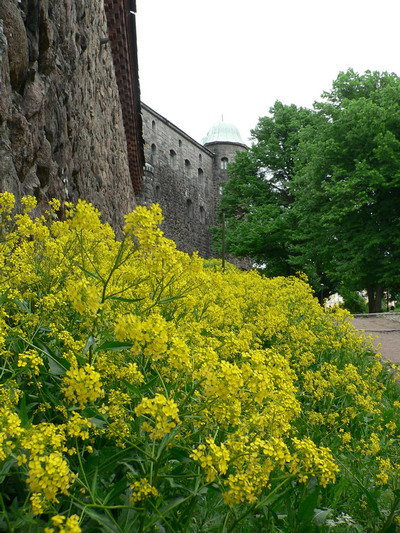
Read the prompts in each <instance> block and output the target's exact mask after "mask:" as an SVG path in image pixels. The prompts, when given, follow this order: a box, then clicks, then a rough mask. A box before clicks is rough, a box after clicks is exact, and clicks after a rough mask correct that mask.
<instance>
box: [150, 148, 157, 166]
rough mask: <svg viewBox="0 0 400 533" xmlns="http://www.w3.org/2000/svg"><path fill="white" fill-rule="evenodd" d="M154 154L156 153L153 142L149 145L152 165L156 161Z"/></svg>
mask: <svg viewBox="0 0 400 533" xmlns="http://www.w3.org/2000/svg"><path fill="white" fill-rule="evenodd" d="M156 155H157V146H156V145H155V144H152V145H151V155H150V163H151V164H152V165H153V166H154V165H155V163H156Z"/></svg>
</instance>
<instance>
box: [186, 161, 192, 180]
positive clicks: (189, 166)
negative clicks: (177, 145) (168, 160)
mask: <svg viewBox="0 0 400 533" xmlns="http://www.w3.org/2000/svg"><path fill="white" fill-rule="evenodd" d="M191 167H192V165H191V164H190V161H189V159H185V172H186V174H187V175H188V176H189V175H190V169H191Z"/></svg>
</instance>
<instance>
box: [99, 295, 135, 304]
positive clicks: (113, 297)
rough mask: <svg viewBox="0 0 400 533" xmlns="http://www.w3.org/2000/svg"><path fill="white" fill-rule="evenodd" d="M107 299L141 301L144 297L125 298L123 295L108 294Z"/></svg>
mask: <svg viewBox="0 0 400 533" xmlns="http://www.w3.org/2000/svg"><path fill="white" fill-rule="evenodd" d="M105 299H106V300H117V301H118V302H126V303H135V302H141V301H142V300H144V298H124V297H123V296H107V297H106V298H105Z"/></svg>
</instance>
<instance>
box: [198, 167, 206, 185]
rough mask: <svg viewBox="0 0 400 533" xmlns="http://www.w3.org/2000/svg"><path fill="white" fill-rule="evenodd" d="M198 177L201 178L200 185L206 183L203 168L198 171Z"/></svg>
mask: <svg viewBox="0 0 400 533" xmlns="http://www.w3.org/2000/svg"><path fill="white" fill-rule="evenodd" d="M197 175H198V178H199V184H202V183H203V182H204V172H203V169H202V168H199V169H198V171H197Z"/></svg>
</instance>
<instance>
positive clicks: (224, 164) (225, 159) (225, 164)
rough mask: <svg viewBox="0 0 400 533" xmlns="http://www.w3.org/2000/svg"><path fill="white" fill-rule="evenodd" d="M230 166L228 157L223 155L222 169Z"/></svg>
mask: <svg viewBox="0 0 400 533" xmlns="http://www.w3.org/2000/svg"><path fill="white" fill-rule="evenodd" d="M227 168H228V158H227V157H223V158H222V159H221V169H222V170H226V169H227Z"/></svg>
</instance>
